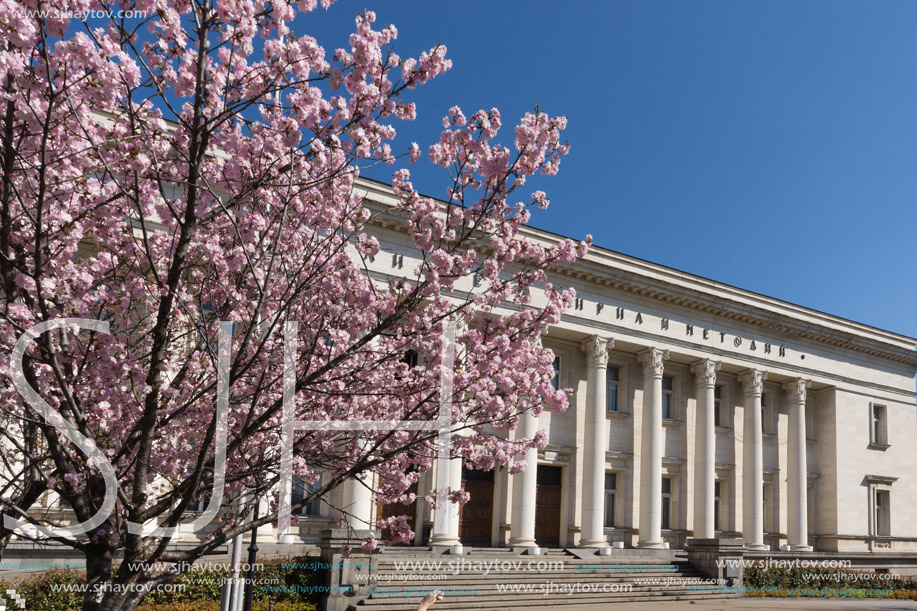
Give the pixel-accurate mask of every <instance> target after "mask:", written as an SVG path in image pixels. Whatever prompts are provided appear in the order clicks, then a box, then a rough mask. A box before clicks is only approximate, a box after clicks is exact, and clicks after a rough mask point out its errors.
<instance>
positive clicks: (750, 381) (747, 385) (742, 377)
mask: <svg viewBox="0 0 917 611" xmlns="http://www.w3.org/2000/svg"><path fill="white" fill-rule="evenodd" d="M766 379H767V372H766V371H760V370H758V369H746V370H745V371H743V372H742V373H740V374H739V383H740V384H741V385H742V390H743V391H744V392H745V396H746V397H750V396H755V395H760V394H761V393H762V392H764V380H766Z"/></svg>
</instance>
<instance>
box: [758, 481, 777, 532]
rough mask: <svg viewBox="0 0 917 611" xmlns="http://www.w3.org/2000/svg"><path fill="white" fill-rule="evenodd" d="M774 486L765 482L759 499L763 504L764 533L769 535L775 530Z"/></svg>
mask: <svg viewBox="0 0 917 611" xmlns="http://www.w3.org/2000/svg"><path fill="white" fill-rule="evenodd" d="M773 491H774V486H773V484H771V483H770V482H765V484H764V490H763V492H762V494H761V499H762V501H763V503H764V532H766V533H771V532H775V531H776V530H777V529H776V527H775V526H774V512H773V508H774V499H773Z"/></svg>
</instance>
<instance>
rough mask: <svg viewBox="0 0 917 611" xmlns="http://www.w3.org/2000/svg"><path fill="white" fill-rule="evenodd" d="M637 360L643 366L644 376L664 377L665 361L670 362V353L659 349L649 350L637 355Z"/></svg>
mask: <svg viewBox="0 0 917 611" xmlns="http://www.w3.org/2000/svg"><path fill="white" fill-rule="evenodd" d="M637 360H638V361H640V364H641V365H643V375H645V376H654V377H662V372H663V370H664V369H665V366H664V365H663V362H664V361H667V360H669V351H668V350H660V349H659V348H647V349H646V350H643V351H642V352H638V353H637Z"/></svg>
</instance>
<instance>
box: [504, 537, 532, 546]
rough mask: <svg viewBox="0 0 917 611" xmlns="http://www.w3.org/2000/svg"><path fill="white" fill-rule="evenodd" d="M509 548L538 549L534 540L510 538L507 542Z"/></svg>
mask: <svg viewBox="0 0 917 611" xmlns="http://www.w3.org/2000/svg"><path fill="white" fill-rule="evenodd" d="M509 546H510V547H538V544H537V543H535V539H528V538H525V539H523V538H518V539H512V538H511V539H510V540H509Z"/></svg>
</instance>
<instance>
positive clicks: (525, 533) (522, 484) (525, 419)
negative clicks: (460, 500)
mask: <svg viewBox="0 0 917 611" xmlns="http://www.w3.org/2000/svg"><path fill="white" fill-rule="evenodd" d="M520 418H521V422H520V427H519V433H518V435H517V438H520V439H531V438H532V437H534V436H535V433H536V432H537V431H538V419H537V418H536V417H535V416H534V415H533V414H532V412H531V411H526V412H525V413H523V414H522V416H521V417H520ZM516 460H517V462H518V461H520V460H524V461H525V471H523V472H521V473H516V474H515V475H513V476H512V478H513V504H512V507H513V513H512V521H511V522H510V531H509V544H510V546H511V547H535V546H536V543H535V493H536V491H537V489H538V448H530V449H529V450H528V451H527V452H526V453H525V455H524V457H523V458H521V459H516Z"/></svg>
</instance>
